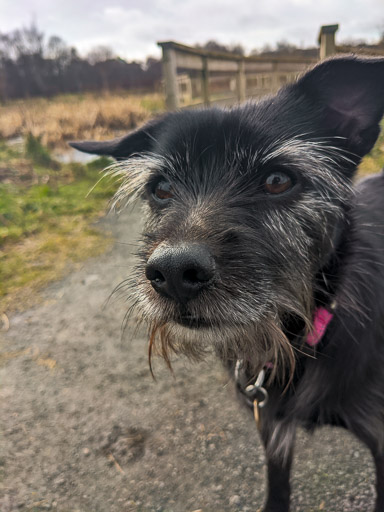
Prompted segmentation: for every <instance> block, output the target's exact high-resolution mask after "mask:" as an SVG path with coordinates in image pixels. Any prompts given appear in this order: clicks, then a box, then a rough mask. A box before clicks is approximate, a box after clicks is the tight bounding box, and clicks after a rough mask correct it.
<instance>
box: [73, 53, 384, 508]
mask: <svg viewBox="0 0 384 512" xmlns="http://www.w3.org/2000/svg"><path fill="white" fill-rule="evenodd" d="M383 113H384V60H383V59H357V58H352V57H349V58H348V57H345V58H335V59H331V60H328V61H325V62H323V63H321V64H319V65H318V66H316V67H315V68H314V69H313V70H311V71H310V72H308V73H306V74H305V75H304V76H303V77H302V78H301V79H300V80H299V81H298V82H297V83H295V84H293V85H289V86H288V87H286V88H284V89H282V90H281V91H280V92H279V93H278V94H277V95H276V96H274V97H269V98H266V99H264V100H263V101H261V102H259V103H256V104H254V103H247V104H245V105H243V106H240V107H236V108H234V109H232V110H228V111H225V110H218V109H209V110H202V111H197V110H193V111H192V110H191V111H184V112H177V113H172V114H168V115H165V116H164V117H162V118H160V119H158V120H155V121H153V122H152V123H150V124H148V125H147V126H145V127H144V128H142V129H140V130H138V131H136V132H134V133H133V134H129V135H127V136H126V137H122V138H120V139H117V140H115V141H109V142H102V143H96V142H81V143H73V144H72V145H73V146H74V147H77V148H78V149H80V150H82V151H88V152H91V153H98V154H108V155H111V156H113V157H115V158H116V159H118V160H122V162H121V163H119V164H117V167H115V169H114V171H113V172H115V173H117V174H119V175H120V176H122V178H123V180H124V181H123V185H122V188H121V190H120V192H119V193H118V194H117V203H118V204H120V205H121V204H124V202H125V201H126V199H127V198H128V197H129V196H132V195H133V196H137V195H142V196H144V199H145V204H146V212H147V220H148V222H147V226H146V228H145V232H144V244H143V249H142V252H141V254H140V264H139V265H138V268H137V271H136V275H135V276H134V281H133V282H134V285H135V286H134V288H135V305H136V306H138V307H139V308H141V311H142V315H143V318H145V319H146V320H147V321H148V322H149V324H150V332H151V347H152V345H156V344H157V345H158V347H159V348H160V351H161V352H162V353H163V355H164V356H165V357H166V359H167V360H168V358H169V351H170V350H174V351H178V352H184V353H186V354H187V355H189V356H191V357H201V356H202V355H203V354H204V352H205V351H206V350H207V349H208V348H209V347H210V346H213V348H214V350H215V351H216V352H217V353H218V354H219V355H220V357H221V358H222V359H223V360H224V362H225V364H226V365H227V366H228V367H229V368H230V371H233V369H234V366H235V362H236V361H237V360H242V361H243V369H242V372H241V377H240V378H239V382H238V386H239V389H240V392H241V393H240V394H241V395H242V394H243V391H244V386H243V385H242V384H241V381H244V382H249V381H251V379H253V378H254V376H255V375H256V374H257V373H258V371H259V370H260V369H261V368H262V367H263V365H265V363H267V362H271V363H273V370H270V373H272V374H273V375H271V378H270V379H269V381H268V383H267V388H268V392H269V396H270V399H269V402H268V404H267V406H266V407H265V408H263V409H261V410H260V413H261V437H262V439H263V442H264V444H265V447H266V453H267V457H268V478H269V493H268V498H267V503H266V505H265V509H264V510H265V512H286V511H288V509H289V495H290V486H289V470H290V465H291V460H292V452H293V444H294V436H295V429H296V426H297V425H304V426H305V427H306V428H308V429H314V428H316V427H317V426H319V425H324V424H332V425H337V426H341V427H345V428H348V429H349V430H350V431H352V432H353V433H354V434H355V435H356V436H357V437H358V438H359V439H361V440H362V441H363V442H364V443H366V444H367V445H368V447H369V448H370V450H371V452H372V455H373V457H374V460H375V463H376V468H377V503H376V508H375V511H376V512H383V511H384V238H383V235H384V229H383V227H384V226H383V222H384V220H383V219H384V199H383V198H384V176H383V174H379V175H376V176H372V177H370V178H368V179H366V180H364V181H363V182H361V183H360V184H358V185H356V186H352V179H353V177H354V174H355V172H356V168H357V166H358V164H359V162H360V160H361V158H362V157H363V156H364V155H365V154H366V153H368V152H369V151H370V150H371V149H372V147H373V145H374V143H375V141H376V139H377V136H378V134H379V131H380V128H379V123H380V120H381V118H382V116H383ZM276 173H277V174H276ZM276 180H277V182H281V181H282V183H283V185H284V183H285V182H288V188H287V189H285V188H284V186H283V189H281V190H280V189H278V190H279V191H278V192H277V193H275V192H273V193H271V191H270V189H269V188H268V186H267V185H268V183H269V182H271V181H276ZM273 190H274V191H275V190H276V189H273ZM334 304H335V305H336V306H335V308H334V309H333V313H334V317H333V319H332V320H331V323H330V324H329V326H328V328H327V330H326V333H325V335H324V336H323V338H322V339H321V342H320V344H319V345H317V346H316V347H315V348H313V349H311V348H310V347H308V346H307V345H306V343H305V338H306V336H307V333H308V329H310V328H311V323H312V321H313V317H314V314H315V311H316V309H317V308H318V307H320V306H323V307H326V308H328V309H330V308H331V305H334ZM272 377H275V378H274V379H273V378H272Z"/></svg>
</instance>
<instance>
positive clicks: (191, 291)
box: [145, 243, 216, 304]
mask: <svg viewBox="0 0 384 512" xmlns="http://www.w3.org/2000/svg"><path fill="white" fill-rule="evenodd" d="M215 271H216V265H215V260H214V259H213V256H212V255H211V253H210V252H209V250H208V248H207V247H206V246H205V245H202V244H198V243H192V244H186V243H185V244H180V245H175V246H169V245H163V244H161V245H159V247H157V248H156V249H155V250H154V252H153V253H152V255H151V256H150V258H149V260H148V261H147V266H146V269H145V275H146V277H147V279H148V280H149V281H150V282H151V285H152V286H153V288H154V289H155V290H156V291H157V293H159V294H160V295H163V296H165V297H168V298H171V299H173V300H176V301H177V302H179V303H182V304H185V303H186V302H188V301H189V300H191V299H194V298H195V297H196V296H197V295H198V294H199V293H200V292H201V291H202V290H204V289H206V288H208V287H209V286H210V285H211V284H212V282H213V279H214V276H215Z"/></svg>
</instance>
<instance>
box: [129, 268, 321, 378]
mask: <svg viewBox="0 0 384 512" xmlns="http://www.w3.org/2000/svg"><path fill="white" fill-rule="evenodd" d="M138 274H139V275H137V281H136V286H135V287H133V289H134V294H135V300H134V303H135V308H134V309H136V311H138V315H135V316H136V318H137V319H138V322H139V323H142V322H144V323H146V324H147V326H148V331H149V364H150V368H151V371H152V364H151V363H152V359H153V356H154V355H158V356H161V357H162V358H163V359H164V360H165V362H166V364H167V365H168V367H169V368H171V361H172V355H173V354H176V355H183V356H186V357H187V358H189V359H191V360H193V361H200V360H202V359H204V358H205V357H206V356H207V354H209V353H215V354H217V355H218V356H219V357H220V358H221V359H222V360H223V361H225V363H226V365H228V363H229V364H231V362H232V363H235V362H236V361H237V360H241V361H242V362H243V364H244V368H245V370H246V371H247V373H248V374H249V375H250V376H253V375H257V373H258V372H259V370H260V369H261V368H262V367H263V366H264V365H265V364H266V363H272V365H270V366H271V367H272V372H271V378H274V377H278V378H279V380H281V381H282V382H285V383H287V381H289V380H290V378H291V377H292V376H293V372H294V368H295V358H296V353H297V350H299V351H300V350H301V349H302V348H303V347H302V345H299V346H298V345H296V344H292V343H291V341H292V338H293V337H295V336H292V335H295V334H296V333H297V334H300V336H299V339H303V336H302V335H303V334H304V335H305V333H306V332H309V330H310V329H311V327H312V322H311V318H312V311H313V304H312V297H313V291H312V289H311V288H310V287H309V286H308V280H307V281H303V286H300V284H299V283H300V281H299V280H294V281H291V283H293V282H294V286H293V285H292V287H290V286H287V288H286V289H283V288H282V287H278V288H277V287H276V288H275V289H274V292H275V293H274V295H273V297H267V296H266V295H263V293H262V291H259V293H257V294H255V293H254V292H252V293H251V292H250V291H249V290H248V291H247V289H246V288H244V290H242V291H241V290H239V293H238V294H237V295H236V297H234V296H233V295H232V294H231V295H229V294H228V292H227V291H226V290H220V289H218V288H216V289H213V290H210V291H206V292H203V293H201V295H200V296H199V297H198V298H197V299H195V300H193V301H191V302H190V303H188V307H187V308H181V306H180V305H178V304H177V303H176V302H175V301H173V300H170V299H167V298H165V297H161V296H159V295H158V294H157V293H156V292H155V291H154V290H153V288H152V286H151V285H150V283H149V282H148V281H147V280H145V279H143V278H142V276H141V273H140V272H138ZM140 277H141V278H140ZM244 286H245V285H244ZM232 293H233V289H232ZM185 309H187V311H186V310H185ZM188 319H191V321H190V322H189V321H188ZM287 319H289V322H287ZM292 319H294V322H293V323H294V324H295V327H294V331H295V332H292ZM287 326H288V329H287ZM297 326H299V327H297Z"/></svg>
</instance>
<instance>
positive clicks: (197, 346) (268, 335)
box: [149, 316, 295, 382]
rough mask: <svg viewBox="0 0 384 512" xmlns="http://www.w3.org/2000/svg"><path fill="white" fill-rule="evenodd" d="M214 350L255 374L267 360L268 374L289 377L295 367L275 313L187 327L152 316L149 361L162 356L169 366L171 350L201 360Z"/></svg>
mask: <svg viewBox="0 0 384 512" xmlns="http://www.w3.org/2000/svg"><path fill="white" fill-rule="evenodd" d="M211 352H214V353H215V354H216V355H218V356H219V357H220V358H221V359H222V360H223V361H225V363H226V365H228V363H229V364H231V363H233V364H234V363H235V362H236V361H238V360H239V361H241V362H242V364H243V368H244V369H245V371H246V372H247V373H248V374H250V375H252V376H253V375H257V373H258V372H259V371H260V370H261V368H263V366H264V365H266V364H267V363H269V366H270V368H271V369H272V371H271V378H274V377H276V376H277V377H279V378H281V380H282V381H285V382H286V381H287V379H288V380H290V378H291V377H292V375H293V371H294V367H295V352H294V348H293V346H292V344H291V343H290V341H289V339H288V337H287V334H286V333H285V332H284V329H283V325H282V324H281V322H279V321H278V320H277V319H276V317H268V316H265V317H264V318H262V319H261V320H259V321H257V322H252V323H249V324H238V323H235V324H233V325H231V324H230V323H227V324H224V325H222V326H218V325H214V326H211V327H207V326H204V327H199V328H193V327H187V326H185V325H180V324H179V323H177V322H175V321H167V322H165V321H161V320H160V319H159V320H152V321H151V322H150V325H149V364H150V367H151V369H152V364H151V363H152V356H153V355H159V356H161V357H162V358H163V359H164V360H165V362H166V364H167V365H168V367H169V368H171V367H172V366H171V357H172V354H178V355H184V356H186V357H188V358H189V359H191V360H193V361H200V360H202V359H204V357H206V356H207V354H208V353H211Z"/></svg>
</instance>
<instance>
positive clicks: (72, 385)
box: [0, 211, 374, 512]
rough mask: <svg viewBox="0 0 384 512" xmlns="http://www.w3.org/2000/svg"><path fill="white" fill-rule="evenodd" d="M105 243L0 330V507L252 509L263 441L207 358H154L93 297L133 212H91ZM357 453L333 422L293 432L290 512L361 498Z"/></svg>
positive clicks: (363, 478) (369, 502)
mask: <svg viewBox="0 0 384 512" xmlns="http://www.w3.org/2000/svg"><path fill="white" fill-rule="evenodd" d="M101 224H102V226H103V227H104V228H105V229H108V230H112V231H113V233H114V234H115V236H116V244H115V246H114V248H113V249H112V250H111V251H110V252H109V253H107V254H105V255H103V256H102V257H100V258H97V259H94V260H89V261H87V262H86V263H84V265H83V267H82V268H81V270H79V271H77V272H75V273H72V274H71V275H69V276H67V277H66V278H65V279H64V280H62V281H60V282H58V283H55V284H53V285H51V286H50V287H49V288H48V289H47V290H46V291H45V294H44V296H45V301H44V303H43V304H42V305H40V306H39V307H36V308H35V309H32V310H29V311H26V312H24V313H22V314H17V315H14V316H13V317H11V318H10V321H11V328H10V330H9V331H8V332H7V333H2V334H0V336H1V337H0V427H1V437H0V450H1V453H0V511H1V512H10V511H16V510H21V511H35V512H37V511H40V510H58V511H61V512H75V511H77V512H98V511H100V512H115V511H116V512H120V511H122V512H128V511H132V512H133V511H142V512H150V511H157V512H192V511H202V512H225V511H243V512H246V511H248V512H256V511H257V510H259V509H260V507H261V506H262V503H263V499H264V491H265V475H264V473H265V468H264V456H263V451H262V448H261V446H260V442H259V440H258V436H257V434H256V431H255V430H256V429H255V426H254V424H253V421H252V419H251V416H250V415H249V414H248V413H247V411H245V410H243V409H242V408H241V407H240V405H238V404H237V402H236V400H235V398H234V395H235V394H234V390H233V387H232V384H231V383H230V382H228V379H227V376H226V374H225V372H224V371H223V370H222V369H221V367H220V365H219V364H218V363H217V362H216V361H214V360H210V361H207V362H206V363H204V364H199V365H194V366H192V365H189V364H187V363H186V362H185V361H183V360H180V361H177V362H176V364H175V377H172V376H171V375H170V374H169V372H168V371H166V370H165V368H164V365H163V364H162V363H161V361H159V362H157V363H156V374H157V382H154V381H153V380H152V378H151V377H150V374H149V370H148V365H147V356H146V348H147V341H146V337H145V332H137V333H134V332H133V330H132V329H128V331H127V332H126V335H125V336H124V338H123V339H121V336H120V327H121V323H122V320H123V317H124V313H125V304H124V301H119V302H112V303H111V304H109V306H107V307H105V306H104V303H105V301H106V299H107V298H108V296H109V294H110V292H111V291H112V290H113V288H114V286H115V285H117V284H118V283H119V282H120V281H121V280H122V279H124V277H126V276H127V275H128V274H129V271H130V267H131V266H132V263H133V261H134V259H133V256H132V252H133V250H134V247H133V246H132V245H130V244H132V243H133V242H134V240H135V239H136V238H137V236H138V232H139V229H140V213H139V211H134V212H131V213H126V214H124V215H122V216H121V217H120V218H118V219H117V218H116V217H114V216H111V217H109V218H107V219H104V220H102V221H101ZM373 483H374V473H373V466H372V462H371V459H370V457H369V454H368V453H367V451H366V449H365V448H363V447H362V446H361V445H360V444H359V443H358V442H357V441H356V440H355V439H353V438H352V437H351V436H349V435H348V434H347V433H345V432H341V431H339V430H336V429H333V430H331V429H322V430H320V431H318V432H317V433H316V434H315V436H313V437H308V436H307V435H306V434H304V433H300V435H299V438H298V442H297V450H296V458H295V465H294V472H293V487H294V494H293V505H292V510H293V511H294V512H296V511H297V512H309V511H317V510H324V511H327V512H334V511H335V512H336V511H343V512H349V511H364V512H367V511H369V510H371V509H372V507H373V500H374V488H373Z"/></svg>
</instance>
